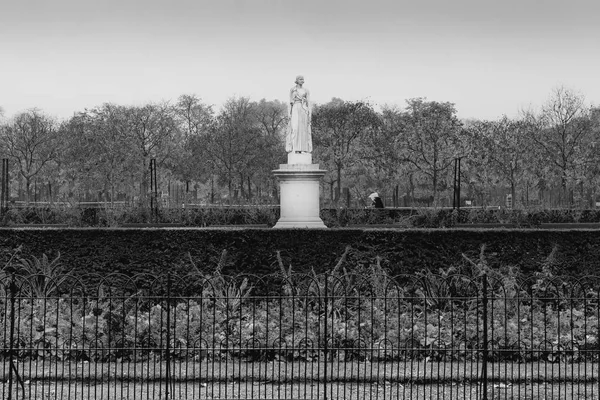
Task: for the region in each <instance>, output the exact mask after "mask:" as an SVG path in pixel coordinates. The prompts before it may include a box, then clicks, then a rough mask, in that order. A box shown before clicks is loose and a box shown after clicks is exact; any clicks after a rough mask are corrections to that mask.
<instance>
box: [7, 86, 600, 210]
mask: <svg viewBox="0 0 600 400" xmlns="http://www.w3.org/2000/svg"><path fill="white" fill-rule="evenodd" d="M0 117H1V114H0ZM286 126H287V107H286V104H285V103H282V102H280V101H267V100H264V99H263V100H261V101H259V102H255V101H251V100H250V99H248V98H245V97H239V98H237V97H234V98H230V99H229V100H228V101H227V102H226V103H225V104H224V105H223V107H222V108H221V109H220V110H219V111H218V112H215V110H214V109H213V107H212V106H211V105H208V104H206V103H204V102H203V101H202V100H201V99H200V98H199V97H197V96H195V95H182V96H180V97H179V99H178V100H177V101H176V102H175V103H166V102H163V103H149V104H146V105H142V106H122V105H116V104H109V103H107V104H103V105H101V106H99V107H96V108H93V109H86V110H84V111H81V112H78V113H76V114H75V115H73V117H71V118H69V119H68V120H65V121H57V120H56V119H55V118H52V117H51V116H48V115H47V114H45V113H43V112H42V111H40V110H37V109H32V110H28V111H25V112H22V113H20V114H18V115H16V116H15V117H13V118H10V119H6V118H3V119H0V152H1V154H2V157H3V158H4V157H7V158H9V159H10V160H11V165H12V167H11V170H12V172H13V175H12V178H13V181H14V183H13V185H17V184H18V185H19V189H13V194H16V193H18V192H21V193H22V194H23V197H24V198H25V199H26V200H27V201H31V200H32V199H36V200H37V199H39V198H40V197H39V196H38V194H39V193H40V190H42V189H43V191H44V193H45V195H46V196H45V198H46V199H51V200H54V201H56V200H65V199H75V200H81V199H84V198H93V199H96V200H104V201H114V200H116V199H122V200H124V199H127V200H131V201H135V202H141V203H144V202H146V201H147V200H148V195H149V164H150V159H155V160H156V165H157V167H158V170H159V177H160V178H159V182H160V183H159V186H160V187H159V190H162V191H165V192H166V191H167V187H168V186H170V185H175V184H177V185H179V186H178V187H182V188H185V192H186V193H188V195H189V193H191V192H192V191H193V192H194V193H197V194H198V195H197V196H198V197H199V199H200V201H202V202H209V203H215V202H218V201H219V200H220V199H227V201H228V202H235V203H239V202H252V203H259V202H269V203H275V202H276V198H275V197H276V192H277V182H276V181H275V180H274V177H273V175H272V173H271V171H272V170H273V169H276V168H277V165H278V164H280V163H283V162H285V152H284V149H283V138H284V135H285V129H286ZM312 130H313V140H314V145H315V146H314V148H315V153H314V155H313V159H314V160H316V162H319V163H320V164H321V167H322V168H324V169H327V170H328V171H329V172H328V174H327V175H326V176H325V179H324V191H323V193H324V197H325V198H326V199H327V200H328V201H329V202H331V203H332V204H338V203H339V201H340V199H341V197H342V196H341V192H342V189H344V188H346V189H347V190H348V191H350V192H351V193H353V197H354V198H359V199H365V198H366V195H368V194H369V192H370V191H372V190H377V191H379V192H380V194H383V195H386V194H388V195H390V194H392V193H393V194H394V195H395V197H396V199H397V200H398V201H397V204H398V205H412V204H415V202H416V201H417V200H418V199H420V200H421V202H420V203H419V204H421V205H422V204H428V205H444V204H447V199H448V198H449V197H450V196H451V190H452V183H453V176H452V172H453V169H452V166H453V165H454V162H455V160H456V159H457V158H460V159H461V160H462V162H463V168H462V169H461V181H462V186H463V193H464V194H465V197H468V198H469V199H471V200H472V201H473V202H474V203H475V204H477V205H492V204H495V203H497V198H494V193H498V192H501V193H503V195H505V194H511V196H512V198H513V199H515V202H516V203H517V204H522V205H528V204H537V203H540V202H541V204H546V205H548V204H549V203H548V201H547V200H548V199H547V197H548V194H549V193H558V199H557V198H556V196H555V198H554V200H555V202H556V201H558V203H559V204H561V205H569V206H572V205H579V206H582V207H587V206H590V205H593V204H594V201H595V199H596V195H597V189H596V187H597V184H598V167H597V166H598V165H599V164H600V155H598V154H597V151H596V146H597V142H598V138H599V137H600V111H599V109H594V108H593V107H592V106H591V105H589V104H587V103H586V102H585V99H584V97H583V96H582V95H580V94H578V93H576V92H574V91H572V90H570V89H567V88H564V87H560V88H557V89H555V90H554V91H553V92H552V94H551V96H550V98H549V99H548V101H547V103H546V104H544V105H543V106H542V107H540V108H539V109H538V110H533V109H532V110H526V111H523V112H521V113H520V115H519V117H517V118H508V117H506V116H503V117H501V118H499V119H497V120H492V121H481V120H468V121H461V120H460V119H459V118H458V117H457V110H456V108H455V106H454V104H452V103H449V102H436V101H427V100H426V99H424V98H415V99H410V100H407V101H406V106H405V107H404V108H400V107H397V106H384V107H382V109H381V110H375V108H374V107H373V106H372V105H371V104H369V103H367V102H364V101H344V100H341V99H338V98H334V99H332V100H331V101H330V102H328V103H325V104H322V105H315V107H314V110H313V121H312ZM40 188H42V189H40ZM184 198H185V197H184ZM402 199H403V201H401V200H402ZM445 202H446V203H445ZM359 204H360V203H359ZM363 204H365V203H363Z"/></svg>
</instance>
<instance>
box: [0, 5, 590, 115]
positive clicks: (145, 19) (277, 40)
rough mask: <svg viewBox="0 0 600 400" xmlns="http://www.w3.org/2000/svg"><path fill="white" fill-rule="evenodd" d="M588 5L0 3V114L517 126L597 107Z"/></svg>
mask: <svg viewBox="0 0 600 400" xmlns="http://www.w3.org/2000/svg"><path fill="white" fill-rule="evenodd" d="M599 15H600V2H598V1H597V0H570V1H565V0H560V1H557V0H545V1H542V0H539V1H534V0H503V1H499V0H493V1H488V0H430V1H427V0H411V1H405V0H394V1H383V0H343V1H342V0H304V1H289V0H286V1H284V0H279V1H278V0H245V1H244V0H237V1H235V0H211V1H205V0H168V1H167V0H163V1H159V0H117V1H115V0H102V1H101V0H94V1H89V0H46V1H44V0H0V107H2V108H3V109H4V115H5V118H10V117H11V116H14V115H15V114H17V113H19V112H22V111H25V110H27V109H30V108H39V109H41V110H43V111H44V112H46V113H47V114H49V115H53V116H55V117H57V118H58V119H66V118H69V117H70V116H72V115H73V114H74V113H75V112H78V111H82V110H83V109H85V108H93V107H96V106H100V105H102V104H103V103H107V102H110V103H115V104H121V105H142V104H146V103H149V102H160V101H171V102H176V100H177V98H178V97H179V96H180V95H182V94H195V95H197V96H198V97H200V98H201V99H202V101H203V102H205V103H207V104H213V105H214V106H215V109H216V110H218V109H219V107H220V106H221V105H222V104H223V103H224V102H225V101H226V100H227V99H229V98H231V97H234V96H236V97H240V96H246V97H250V98H251V99H252V100H255V101H259V100H260V99H262V98H265V99H267V100H280V101H286V98H287V96H288V93H289V89H290V88H291V87H292V86H293V85H294V80H295V77H296V75H299V74H301V75H303V76H304V77H305V87H307V88H308V89H309V90H310V92H311V96H312V100H313V101H314V102H316V103H320V104H322V103H326V102H328V101H329V100H331V99H332V98H333V97H338V98H341V99H343V100H349V101H354V100H366V101H369V102H371V103H372V104H373V105H374V106H376V107H381V106H383V105H388V106H394V105H396V106H398V107H400V108H404V107H405V105H406V100H407V99H410V98H414V97H424V98H427V100H431V101H443V102H451V103H454V104H455V106H456V109H457V111H458V116H459V117H461V118H477V119H496V118H499V117H501V116H502V115H507V116H509V117H514V116H517V115H518V113H519V111H520V110H523V109H530V108H534V109H535V108H536V107H539V106H541V105H542V104H543V103H544V102H545V101H547V100H548V98H549V96H550V95H551V92H552V90H553V89H555V88H557V87H559V86H564V87H567V88H569V89H571V90H574V91H576V92H578V93H580V94H581V95H582V96H584V97H585V99H586V101H587V103H588V104H590V105H599V104H600V19H599V17H598V16H599Z"/></svg>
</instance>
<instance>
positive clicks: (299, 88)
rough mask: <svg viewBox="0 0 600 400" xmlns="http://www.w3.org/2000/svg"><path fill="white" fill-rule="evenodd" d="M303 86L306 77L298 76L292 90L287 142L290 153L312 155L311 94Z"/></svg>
mask: <svg viewBox="0 0 600 400" xmlns="http://www.w3.org/2000/svg"><path fill="white" fill-rule="evenodd" d="M303 85H304V77H303V76H301V75H298V76H297V77H296V86H294V87H292V88H291V89H290V101H289V104H288V111H289V117H290V121H289V125H288V129H287V136H286V141H285V151H287V152H288V153H291V152H294V153H312V136H311V116H312V113H311V108H310V107H311V104H310V93H309V91H308V89H306V88H304V87H303Z"/></svg>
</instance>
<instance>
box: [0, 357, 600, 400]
mask: <svg viewBox="0 0 600 400" xmlns="http://www.w3.org/2000/svg"><path fill="white" fill-rule="evenodd" d="M0 367H1V368H2V369H1V370H0V377H1V383H0V392H2V398H3V399H7V398H8V382H7V381H8V363H6V362H3V363H1V364H0ZM488 367H489V368H488V377H489V378H490V381H489V382H488V398H489V399H563V398H570V399H588V398H589V399H598V398H600V391H599V388H598V367H599V366H598V364H597V363H573V364H568V363H555V364H550V363H523V364H517V363H492V364H489V365H488ZM17 368H18V371H19V374H20V375H21V377H22V379H23V382H24V386H25V392H24V394H25V397H24V398H25V399H94V400H95V399H115V400H117V399H119V400H121V399H123V400H125V399H132V400H133V399H161V398H163V399H164V398H166V397H165V395H166V389H167V387H168V388H169V392H170V393H171V395H170V396H169V398H170V399H181V400H184V399H209V398H210V399H217V398H220V399H225V398H227V399H242V398H257V399H275V398H284V399H303V398H307V399H308V398H324V397H325V396H324V394H325V391H326V392H327V399H367V398H368V399H388V398H390V399H391V398H394V399H399V398H400V399H404V398H406V399H412V398H414V399H481V398H482V394H483V385H482V382H481V380H480V379H478V377H480V376H481V368H482V365H481V364H480V363H476V362H452V363H450V362H449V363H438V362H424V361H420V362H416V361H415V362H412V363H411V362H400V363H398V362H396V363H391V362H380V363H369V362H343V363H337V362H335V363H328V364H327V377H328V379H327V380H325V379H324V376H325V364H324V363H318V362H314V363H305V362H287V363H286V362H239V361H235V362H233V361H226V360H224V361H220V362H211V361H203V362H188V363H178V362H174V363H172V364H171V365H170V368H169V374H170V375H171V377H172V380H171V381H170V383H169V384H167V380H166V376H167V365H166V364H165V363H164V362H158V363H154V362H151V363H148V362H147V363H129V362H125V363H87V362H77V363H76V362H48V361H46V362H41V361H40V362H36V361H31V362H27V363H18V364H17ZM17 391H18V395H17ZM16 396H18V397H16ZM13 398H15V399H16V398H19V399H21V398H23V389H22V388H21V387H20V386H19V385H17V383H16V382H13Z"/></svg>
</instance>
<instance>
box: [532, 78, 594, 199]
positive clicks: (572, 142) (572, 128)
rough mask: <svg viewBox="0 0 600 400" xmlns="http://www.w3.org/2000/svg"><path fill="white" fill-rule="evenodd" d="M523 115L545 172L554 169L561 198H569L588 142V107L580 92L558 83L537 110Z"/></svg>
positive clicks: (590, 130) (581, 166) (589, 139)
mask: <svg viewBox="0 0 600 400" xmlns="http://www.w3.org/2000/svg"><path fill="white" fill-rule="evenodd" d="M525 118H526V119H527V120H528V122H529V126H530V127H532V128H531V136H532V138H533V140H534V141H535V145H536V148H537V150H538V152H539V153H540V154H541V155H542V156H543V159H544V160H545V165H546V167H552V168H546V169H547V171H546V174H547V175H548V174H550V173H555V174H556V175H558V177H559V180H560V188H561V199H560V201H561V202H565V201H567V202H569V203H571V202H572V195H573V192H572V185H573V184H574V183H576V182H577V181H578V179H579V178H578V177H577V171H578V170H581V169H582V168H583V165H584V164H585V163H586V156H585V154H586V149H587V146H588V144H589V143H590V142H591V136H592V120H591V118H590V108H589V106H587V105H586V103H585V98H584V96H583V95H581V94H579V93H577V92H575V91H573V90H571V89H568V88H565V87H563V86H561V87H558V88H556V89H554V90H553V91H552V94H551V95H550V98H549V99H548V101H547V102H546V103H545V104H544V105H543V106H542V108H541V111H540V112H538V113H535V112H527V113H525Z"/></svg>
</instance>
